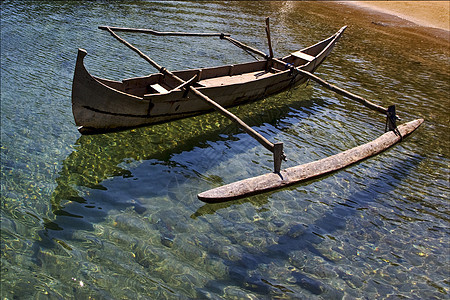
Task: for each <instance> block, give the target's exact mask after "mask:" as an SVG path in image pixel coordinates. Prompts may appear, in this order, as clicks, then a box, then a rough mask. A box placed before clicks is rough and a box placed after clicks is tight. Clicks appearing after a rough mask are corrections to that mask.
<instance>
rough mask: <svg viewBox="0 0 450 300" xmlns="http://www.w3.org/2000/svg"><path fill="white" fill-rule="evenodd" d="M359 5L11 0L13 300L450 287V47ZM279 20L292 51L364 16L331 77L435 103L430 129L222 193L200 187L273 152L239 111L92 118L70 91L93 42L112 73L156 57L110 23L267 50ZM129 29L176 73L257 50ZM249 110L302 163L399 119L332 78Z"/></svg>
mask: <svg viewBox="0 0 450 300" xmlns="http://www.w3.org/2000/svg"><path fill="white" fill-rule="evenodd" d="M330 7H333V9H334V10H333V11H334V13H333V14H331V13H330V11H332V10H331V8H330ZM347 9H349V8H348V7H345V8H344V7H343V6H342V5H339V4H332V3H330V2H315V3H309V2H306V3H305V2H286V3H285V2H239V1H238V2H232V3H229V2H228V3H225V2H212V3H208V2H180V3H178V2H151V1H142V2H141V1H131V2H124V3H119V2H83V3H80V2H76V1H60V2H51V1H33V2H26V3H25V2H23V3H22V2H19V3H17V2H8V1H6V2H2V29H1V49H2V50H1V51H2V52H1V61H2V63H1V74H2V75H1V77H2V80H1V114H2V118H1V128H2V130H1V137H2V145H1V162H2V167H1V176H2V177H1V178H2V185H1V198H2V201H1V203H2V205H1V215H0V222H1V274H2V276H1V297H2V298H5V299H28V298H38V299H40V298H46V297H48V298H51V299H68V298H69V299H70V298H71V299H87V298H89V297H91V298H95V299H138V298H150V299H160V298H168V299H179V298H182V299H186V298H212V299H219V298H233V299H246V298H249V299H261V298H263V299H265V298H277V297H278V298H287V299H315V298H320V299H341V298H345V299H353V298H370V299H381V298H395V299H397V298H411V299H416V298H417V299H430V298H446V297H448V292H449V282H448V278H449V271H448V262H449V254H448V250H447V249H448V243H449V239H448V236H449V235H448V234H449V232H448V217H449V216H448V191H449V188H448V178H449V171H448V165H449V149H450V144H449V141H448V140H447V139H445V138H444V137H446V136H448V134H449V131H448V114H447V111H446V109H447V104H448V99H449V96H450V95H449V88H448V82H449V52H448V43H447V44H446V45H447V46H443V42H442V41H439V39H438V38H433V37H432V36H429V35H428V36H427V35H424V34H423V32H422V31H421V29H419V28H414V27H408V26H406V27H404V28H403V27H400V28H399V27H397V26H390V25H389V23H387V24H388V26H383V27H381V26H377V25H375V24H373V23H370V21H367V20H368V19H363V18H360V17H358V14H364V13H363V12H361V11H358V12H357V11H355V12H354V14H347V13H346V11H347ZM306 12H307V13H306ZM266 16H270V17H271V30H272V38H273V46H274V52H275V53H276V54H277V55H280V56H281V55H285V54H287V53H289V52H292V51H294V50H297V49H299V48H302V47H306V46H309V45H311V44H314V43H316V42H318V41H320V40H322V39H324V38H326V37H328V36H329V35H331V34H333V33H334V32H336V31H337V30H338V29H339V28H340V27H341V26H343V25H349V28H348V29H347V31H346V33H345V35H344V37H343V38H342V40H341V41H340V42H339V43H338V45H337V46H336V48H335V50H334V52H333V53H332V55H331V56H330V58H329V59H328V60H327V61H325V63H324V64H323V65H322V66H321V67H320V68H319V69H318V70H317V74H318V75H320V76H321V77H323V78H325V79H327V80H329V81H330V82H331V83H333V84H336V85H338V86H341V87H343V88H346V89H349V90H350V91H352V92H355V93H356V94H360V95H362V96H364V97H366V98H368V99H370V100H372V101H374V102H376V103H377V104H380V105H383V106H388V105H390V104H393V103H395V104H397V110H398V112H399V114H400V116H401V117H402V122H403V121H409V120H412V119H414V118H417V117H422V118H425V119H426V121H425V123H424V125H423V126H422V127H421V128H420V129H419V130H418V131H417V132H416V133H415V134H414V135H412V136H411V137H409V138H408V139H406V140H405V141H404V143H401V144H400V145H397V146H395V147H394V148H392V149H391V150H389V151H387V152H385V153H383V154H381V155H379V156H377V157H374V158H371V159H369V160H365V161H363V162H361V163H359V164H356V165H353V166H351V167H348V168H346V169H345V170H343V171H340V172H337V173H334V174H331V175H328V176H325V177H322V178H319V179H315V180H311V181H309V182H306V183H301V184H297V185H294V186H291V187H288V188H285V189H282V190H278V191H274V192H270V193H266V194H262V195H257V196H253V197H249V198H245V199H242V200H236V201H233V202H228V203H220V204H205V203H202V202H200V201H199V200H198V199H197V194H198V193H200V192H202V191H205V190H207V189H210V188H213V187H217V186H220V185H222V184H226V183H230V182H234V181H236V180H240V179H244V178H248V177H252V176H257V175H260V174H263V173H266V172H271V170H272V164H273V162H272V155H271V154H270V153H268V151H267V150H266V149H265V148H264V147H262V146H261V145H259V144H258V143H257V142H255V141H254V140H253V139H252V138H250V137H248V136H247V135H246V134H244V133H242V132H241V131H240V130H239V129H238V128H237V127H236V126H235V125H233V124H231V122H230V121H228V120H225V119H224V118H223V117H222V116H220V115H218V114H216V113H212V114H208V115H204V116H198V117H194V118H189V119H184V120H178V121H175V122H171V123H167V124H160V125H155V126H151V127H145V128H139V129H133V130H128V131H124V132H117V133H110V134H103V135H95V136H81V135H80V134H79V133H78V132H77V130H76V126H75V124H74V121H73V116H72V112H71V99H70V97H71V96H70V95H71V84H72V82H71V81H72V76H73V70H74V64H75V59H76V53H77V48H84V49H86V50H87V52H88V56H87V57H86V66H87V68H88V70H89V71H90V72H91V73H92V74H94V75H98V76H100V77H104V78H109V79H113V80H122V79H124V78H128V77H136V76H143V75H146V74H149V73H152V72H155V71H154V70H152V68H151V67H150V66H149V65H148V64H146V63H145V62H144V61H143V60H142V59H140V58H139V57H138V56H137V55H135V54H134V53H132V51H130V50H129V49H127V48H126V47H124V46H123V45H121V44H120V43H118V42H117V41H116V40H114V39H113V38H112V37H111V36H110V35H109V34H108V33H106V32H104V31H101V30H98V29H97V27H98V26H99V25H111V26H126V27H140V28H153V29H156V30H161V31H170V30H173V31H197V32H202V31H204V32H230V33H232V35H233V37H235V38H236V39H238V40H242V41H243V42H245V43H247V44H250V45H252V46H254V47H256V48H259V49H264V50H265V49H266V48H267V45H266V37H265V32H264V28H263V26H264V19H265V17H266ZM343 16H345V17H343ZM368 18H369V19H370V18H373V16H372V17H368ZM379 18H382V17H381V16H379ZM364 20H365V21H364ZM399 29H401V30H400V31H401V32H400V33H399ZM123 36H124V37H126V38H127V39H128V40H129V41H130V42H132V43H134V44H136V45H137V46H138V47H139V48H140V49H142V50H143V51H144V52H145V53H147V54H149V56H150V57H152V58H153V59H155V60H156V61H157V62H159V63H161V64H162V65H164V66H166V67H167V68H168V69H171V70H179V69H188V68H196V67H207V66H215V65H226V64H233V63H237V62H244V61H250V60H252V58H251V57H250V56H249V55H247V54H246V53H245V52H243V51H241V50H240V49H238V48H233V46H232V45H231V44H226V43H225V41H221V40H220V39H210V38H207V39H201V38H196V39H192V38H183V37H177V38H174V37H167V38H161V37H153V36H142V35H138V34H131V33H128V34H125V33H124V34H123ZM231 111H232V112H233V113H235V114H237V115H238V116H239V117H241V118H242V119H243V120H244V121H245V122H246V123H247V124H249V125H250V126H252V127H253V128H254V129H256V130H257V131H258V132H260V133H261V134H262V135H264V136H265V137H267V138H268V139H269V140H270V141H274V142H277V141H283V142H284V145H285V152H286V154H287V155H288V161H287V162H285V163H284V165H283V166H284V167H290V166H295V165H299V164H302V163H306V162H310V161H313V160H317V159H321V158H324V157H327V156H329V155H333V154H336V153H339V152H341V151H344V150H346V149H349V148H352V147H355V146H357V145H360V144H363V143H365V142H368V141H370V140H372V139H374V138H375V137H377V136H379V135H380V134H382V133H383V131H384V126H385V124H384V122H385V120H384V118H383V117H382V116H381V117H380V116H378V115H376V114H374V113H373V112H371V111H368V110H364V109H361V107H360V106H359V105H358V104H356V103H354V102H350V101H349V100H345V99H344V98H342V97H337V96H335V95H334V94H332V93H330V92H328V91H325V90H323V89H321V88H320V87H319V86H317V85H315V84H312V83H309V84H308V85H307V86H301V87H300V88H298V89H295V90H290V91H287V92H284V93H281V94H279V95H276V96H273V97H270V98H267V99H263V100H261V101H259V102H256V103H253V104H250V105H245V106H241V107H239V108H233V109H231Z"/></svg>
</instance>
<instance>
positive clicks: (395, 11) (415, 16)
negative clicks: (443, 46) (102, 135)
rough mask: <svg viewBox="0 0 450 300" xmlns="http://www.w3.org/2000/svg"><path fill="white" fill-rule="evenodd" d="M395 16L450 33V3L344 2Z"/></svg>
mask: <svg viewBox="0 0 450 300" xmlns="http://www.w3.org/2000/svg"><path fill="white" fill-rule="evenodd" d="M342 2H344V3H346V4H350V5H357V6H360V7H363V8H368V9H372V10H375V11H379V12H381V13H387V14H391V15H395V16H397V17H399V18H402V19H405V20H407V21H410V22H413V23H416V24H417V25H421V26H425V27H432V28H439V29H444V30H447V31H450V1H342Z"/></svg>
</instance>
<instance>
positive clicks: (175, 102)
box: [72, 27, 346, 134]
mask: <svg viewBox="0 0 450 300" xmlns="http://www.w3.org/2000/svg"><path fill="white" fill-rule="evenodd" d="M345 28H346V27H342V28H341V29H340V30H339V31H338V32H336V33H335V34H333V35H332V36H330V37H328V38H327V39H325V40H323V41H321V42H318V43H317V44H315V45H312V46H310V47H307V48H304V49H301V50H299V51H296V52H293V53H291V54H290V55H287V56H285V57H282V58H280V59H279V60H270V64H269V60H264V61H254V62H248V63H241V64H235V65H227V66H220V67H212V68H203V69H201V68H200V69H190V70H184V71H174V72H172V73H173V74H174V75H175V76H177V77H179V78H181V79H182V80H184V81H189V80H191V79H192V78H194V77H195V79H193V80H192V82H191V84H192V86H193V87H195V88H196V89H197V90H198V91H199V92H201V93H202V94H204V95H206V96H208V97H209V98H211V99H214V101H215V102H216V103H218V104H220V105H221V106H222V107H232V106H236V105H240V104H243V103H247V102H251V101H255V100H259V99H262V98H265V97H268V96H270V95H274V94H277V93H279V92H281V91H283V90H286V89H288V88H291V87H294V86H297V85H300V84H302V83H304V82H305V81H306V80H307V79H308V78H307V77H306V76H304V75H302V74H300V73H298V72H292V68H287V67H286V65H289V66H291V67H297V68H299V69H301V70H304V71H307V72H310V73H312V72H314V71H315V70H316V69H317V68H318V67H319V66H320V64H321V63H322V62H323V61H324V60H325V59H326V58H327V56H328V55H329V54H330V53H331V51H332V49H333V47H334V46H335V44H336V42H337V41H338V40H339V38H340V37H341V35H342V33H343V32H344V30H345ZM223 37H224V36H222V38H223ZM225 37H226V36H225ZM86 55H87V52H86V51H85V50H83V49H79V50H78V56H77V60H76V67H75V74H74V79H73V87H72V111H73V115H74V118H75V123H76V125H77V126H79V127H78V130H79V131H80V132H81V133H82V134H95V133H103V132H108V131H118V130H124V129H127V128H133V127H139V126H145V125H150V124H155V123H162V122H167V121H172V120H175V119H180V118H186V117H191V116H194V115H199V114H202V113H206V112H210V111H212V110H213V109H212V108H211V106H210V105H208V103H205V101H203V100H202V99H199V98H198V97H196V96H193V95H192V93H186V91H185V89H183V85H180V82H179V81H177V80H174V78H173V77H172V76H165V74H163V73H155V74H151V75H148V76H145V77H137V78H130V79H124V80H122V81H113V80H107V79H103V78H100V77H96V76H93V75H91V74H90V73H89V72H88V71H87V69H86V67H85V66H84V58H85V56H86ZM279 61H281V62H282V63H280V62H279Z"/></svg>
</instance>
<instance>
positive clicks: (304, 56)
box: [291, 51, 314, 61]
mask: <svg viewBox="0 0 450 300" xmlns="http://www.w3.org/2000/svg"><path fill="white" fill-rule="evenodd" d="M291 55H292V56H295V57H296V58H300V59H303V60H306V61H312V60H313V59H314V56H312V55H309V54H306V53H304V52H302V51H296V52H293V53H291Z"/></svg>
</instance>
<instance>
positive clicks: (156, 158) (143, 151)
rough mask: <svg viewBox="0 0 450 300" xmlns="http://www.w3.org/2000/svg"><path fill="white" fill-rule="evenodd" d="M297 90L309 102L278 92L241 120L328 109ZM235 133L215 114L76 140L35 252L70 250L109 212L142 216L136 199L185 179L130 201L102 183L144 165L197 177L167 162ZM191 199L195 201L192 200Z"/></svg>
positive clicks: (272, 119) (162, 183) (205, 209)
mask: <svg viewBox="0 0 450 300" xmlns="http://www.w3.org/2000/svg"><path fill="white" fill-rule="evenodd" d="M297 92H301V94H302V95H303V96H302V98H304V99H308V98H309V100H303V99H302V98H300V99H298V100H297V101H292V99H291V98H290V95H291V93H290V92H286V93H282V94H280V95H278V96H275V97H272V98H269V99H264V100H261V101H259V102H256V103H254V104H252V105H246V106H245V111H246V116H245V117H243V120H244V121H245V122H247V123H248V124H250V125H252V126H255V125H259V124H263V123H268V124H275V123H276V122H277V121H278V120H280V119H282V118H283V117H286V116H287V115H289V114H290V113H292V111H295V113H296V114H298V113H299V112H301V111H302V110H304V114H305V115H310V114H313V113H314V112H317V111H320V110H322V109H323V108H324V107H326V106H327V105H328V103H326V102H325V101H324V100H322V99H314V98H312V99H311V97H310V95H309V94H310V89H309V88H307V89H306V93H305V91H304V90H302V91H300V90H296V91H295V93H297ZM238 132H239V129H238V128H237V126H236V125H234V124H231V122H229V121H228V120H226V119H224V118H223V117H222V116H220V115H219V114H217V113H211V114H207V115H203V116H199V117H193V118H190V119H183V120H177V121H173V122H170V123H165V124H159V125H154V126H150V127H144V128H138V129H134V130H131V131H124V132H115V133H109V134H102V135H83V136H80V137H79V138H78V140H77V141H76V143H75V147H74V148H75V149H76V150H75V151H74V152H72V153H71V154H70V155H69V156H68V157H67V158H66V159H65V160H64V162H63V164H62V169H61V170H60V172H59V177H58V178H57V179H56V182H57V186H56V188H55V190H54V192H53V194H52V197H51V207H52V211H53V213H54V215H55V218H54V219H52V220H45V221H44V227H45V229H44V230H42V231H41V232H39V236H40V238H41V241H39V243H38V245H36V246H39V247H37V248H36V251H38V250H39V248H40V247H44V248H48V247H53V246H54V242H55V241H57V242H58V243H59V244H60V245H62V246H63V247H66V248H70V246H68V245H67V243H66V242H67V241H70V240H72V239H73V233H74V232H75V231H77V230H86V231H92V230H93V226H94V224H98V223H101V222H103V221H104V220H105V218H106V217H107V215H108V212H109V211H110V210H119V211H120V210H125V209H127V208H132V209H134V210H135V211H136V212H137V213H138V214H143V213H144V212H145V211H146V205H145V203H141V201H140V200H139V198H144V199H151V197H152V196H158V195H161V194H167V193H168V190H170V189H172V188H173V187H174V185H178V184H180V182H182V181H183V180H186V176H185V175H181V176H177V178H176V180H175V181H173V180H171V177H170V176H171V175H170V176H169V177H165V178H162V179H161V180H159V179H155V180H154V181H152V182H151V183H150V186H141V185H140V186H139V187H138V189H139V190H136V191H135V192H134V197H133V198H130V196H129V194H126V195H125V196H124V195H123V194H121V193H120V192H119V193H117V192H114V193H113V192H110V193H108V187H107V185H108V184H109V183H106V182H108V181H109V180H111V179H114V178H115V177H122V178H127V179H130V180H138V179H139V175H137V176H136V175H135V174H133V169H134V170H136V168H137V167H139V166H140V165H142V163H143V162H145V161H147V162H149V163H150V164H151V165H152V166H156V167H157V168H159V167H161V168H162V169H164V170H163V171H167V168H168V169H170V168H172V167H173V168H175V167H176V168H181V169H182V170H184V171H183V172H185V173H189V174H190V175H192V176H200V177H202V175H201V174H198V173H195V172H196V171H195V170H192V169H191V166H186V165H182V163H180V162H177V161H173V160H172V159H171V158H172V157H173V156H174V155H177V154H181V153H184V152H190V151H192V150H193V149H194V148H197V147H200V148H208V147H210V145H211V143H217V142H222V141H228V142H230V141H236V140H238V139H239V138H238V137H236V136H235V134H236V133H238ZM227 150H228V149H227ZM239 151H245V149H233V148H232V149H231V150H230V152H233V153H238V152H239ZM216 155H217V159H213V160H211V161H209V162H208V164H209V166H212V165H214V164H215V163H220V162H221V157H220V155H219V154H216ZM148 169H151V168H146V171H148ZM191 173H192V174H191ZM147 175H148V174H147ZM202 179H204V180H207V181H212V183H214V184H222V183H223V182H221V178H220V177H218V176H217V177H208V178H206V177H204V176H203V177H202ZM128 183H130V182H129V181H128ZM146 183H147V182H146ZM131 185H133V186H136V184H131V183H130V184H129V186H127V187H126V189H130V188H131V187H130V186H131ZM193 188H194V189H195V187H193ZM197 192H198V191H197ZM193 195H196V194H193ZM191 200H192V201H195V202H197V201H198V200H197V199H196V197H195V198H193V199H191ZM150 201H151V200H150ZM248 201H251V200H249V199H245V200H241V201H240V202H239V203H244V202H248ZM189 202H190V201H189ZM262 204H263V203H262ZM262 204H261V203H260V204H259V205H262ZM180 205H183V203H180ZM184 205H190V203H185V204H184ZM217 207H220V205H219V206H217V205H209V206H201V207H200V208H199V210H198V211H197V212H195V213H194V214H192V217H193V218H196V217H198V216H201V215H204V214H211V213H214V210H215V209H216V208H217ZM158 226H159V225H158ZM158 226H157V227H158ZM161 228H164V226H162V227H161Z"/></svg>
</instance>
